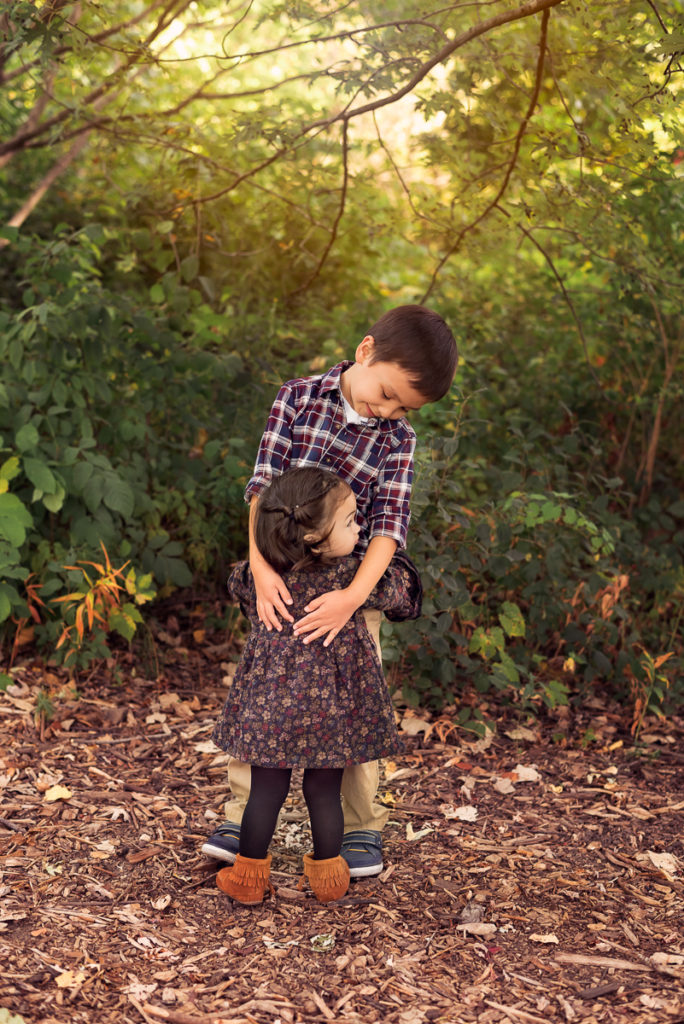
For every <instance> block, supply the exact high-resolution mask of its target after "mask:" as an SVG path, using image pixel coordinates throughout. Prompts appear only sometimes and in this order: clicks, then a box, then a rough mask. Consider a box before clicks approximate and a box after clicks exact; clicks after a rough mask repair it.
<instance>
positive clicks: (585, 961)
mask: <svg viewBox="0 0 684 1024" xmlns="http://www.w3.org/2000/svg"><path fill="white" fill-rule="evenodd" d="M554 959H555V961H556V963H558V964H577V965H579V966H580V967H613V968H615V970H616V971H648V972H649V973H650V972H651V971H653V970H655V968H654V967H652V966H649V965H648V964H635V963H634V962H633V961H632V960H618V959H617V958H616V957H613V956H585V955H584V954H583V953H557V954H556V956H555V958H554Z"/></svg>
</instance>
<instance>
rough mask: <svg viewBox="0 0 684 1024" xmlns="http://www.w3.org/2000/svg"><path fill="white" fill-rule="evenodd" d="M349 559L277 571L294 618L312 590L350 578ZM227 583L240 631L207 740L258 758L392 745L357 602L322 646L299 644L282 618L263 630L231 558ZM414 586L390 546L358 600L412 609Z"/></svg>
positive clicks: (378, 751)
mask: <svg viewBox="0 0 684 1024" xmlns="http://www.w3.org/2000/svg"><path fill="white" fill-rule="evenodd" d="M358 565H359V563H358V560H357V559H355V558H353V557H352V556H347V557H346V558H341V559H339V560H338V561H337V562H335V563H334V564H333V565H328V566H322V567H319V568H316V569H313V570H309V571H302V572H290V573H286V574H285V575H284V577H283V579H284V581H285V584H286V586H287V588H288V590H289V591H290V595H291V597H292V605H290V612H291V613H292V616H293V618H294V620H295V621H297V620H298V619H300V618H302V616H303V615H304V614H305V612H304V607H305V606H306V605H307V604H308V603H309V601H312V600H313V598H314V597H318V596H319V595H320V594H323V593H325V592H326V591H329V590H334V589H341V588H343V587H346V586H347V585H348V584H349V583H351V581H352V579H353V578H354V575H355V574H356V570H357V569H358ZM228 590H229V593H230V594H231V596H232V597H233V599H234V600H235V601H238V602H239V604H240V607H241V609H242V611H243V613H244V614H245V615H246V616H247V617H248V618H249V620H250V622H251V625H252V631H251V633H250V634H249V637H248V638H247V642H246V644H245V648H244V650H243V653H242V658H241V659H240V664H239V665H238V667H237V670H236V672H235V677H234V679H233V683H232V685H231V689H230V694H229V696H228V699H227V701H226V703H225V706H224V708H223V712H222V714H221V717H220V718H219V720H218V723H217V725H216V728H215V730H214V736H213V739H214V742H215V743H216V744H217V746H219V747H221V749H222V750H225V751H228V752H229V753H230V754H232V755H233V756H234V757H236V758H237V759H238V760H240V761H243V762H245V763H246V764H254V765H259V766H261V767H264V768H293V767H296V766H300V767H305V768H343V767H345V766H346V765H352V764H361V763H362V762H364V761H376V760H378V759H379V758H381V757H386V756H388V755H390V754H396V753H399V752H400V751H401V749H402V747H401V741H400V739H399V735H398V733H397V728H396V724H395V720H394V709H393V707H392V702H391V700H390V696H389V691H388V689H387V684H386V682H385V678H384V676H383V673H382V667H381V665H380V661H379V658H378V653H377V649H376V646H375V642H374V640H373V638H372V637H371V635H370V633H369V632H368V629H367V627H366V623H365V620H364V617H363V613H362V611H361V609H358V610H357V611H356V612H355V613H354V615H353V616H352V618H351V619H350V620H349V621H348V622H347V623H346V625H345V626H344V627H343V628H342V629H341V630H340V632H339V633H338V634H337V636H336V637H335V639H334V640H333V641H332V643H331V644H330V645H329V646H328V647H324V646H323V640H322V639H319V640H314V641H312V642H311V643H310V644H304V643H303V641H302V639H301V638H300V637H296V636H295V635H294V633H293V632H292V623H289V622H283V624H282V626H283V628H282V632H280V633H278V632H276V631H275V630H273V631H271V632H269V631H268V630H267V629H266V627H265V626H264V625H263V623H261V622H260V621H259V617H258V615H257V610H256V593H255V590H254V581H253V579H252V573H251V571H250V568H249V565H248V564H247V562H240V563H238V565H237V566H236V567H235V569H234V570H233V572H232V574H231V576H230V579H229V580H228ZM421 600H422V588H421V583H420V577H419V575H418V572H417V570H416V567H415V566H414V564H413V562H411V560H410V558H408V556H407V555H405V554H404V553H403V552H398V553H397V554H396V555H395V557H394V558H393V559H392V562H391V564H390V566H389V568H388V569H387V571H386V572H385V574H384V576H383V577H382V579H381V580H380V581H379V582H378V584H377V586H376V587H375V589H374V590H373V592H372V593H371V594H370V596H369V598H368V600H367V602H366V605H365V606H366V607H370V608H379V609H381V610H382V611H384V612H385V615H386V616H387V618H388V619H391V620H394V621H400V620H402V619H415V618H418V616H419V615H420V609H421Z"/></svg>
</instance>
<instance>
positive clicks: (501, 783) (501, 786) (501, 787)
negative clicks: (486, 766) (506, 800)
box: [494, 779, 515, 796]
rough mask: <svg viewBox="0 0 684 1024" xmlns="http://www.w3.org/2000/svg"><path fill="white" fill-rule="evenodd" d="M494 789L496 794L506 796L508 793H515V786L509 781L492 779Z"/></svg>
mask: <svg viewBox="0 0 684 1024" xmlns="http://www.w3.org/2000/svg"><path fill="white" fill-rule="evenodd" d="M494 789H495V790H496V791H497V793H502V794H503V795H504V796H507V795H508V794H509V793H515V786H514V785H513V783H512V782H511V780H510V779H494Z"/></svg>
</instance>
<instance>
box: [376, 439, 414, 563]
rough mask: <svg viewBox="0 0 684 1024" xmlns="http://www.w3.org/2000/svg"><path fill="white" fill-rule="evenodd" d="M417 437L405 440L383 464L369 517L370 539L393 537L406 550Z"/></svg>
mask: <svg viewBox="0 0 684 1024" xmlns="http://www.w3.org/2000/svg"><path fill="white" fill-rule="evenodd" d="M415 447H416V438H415V435H413V436H411V437H407V438H406V439H405V440H403V441H402V442H401V443H400V444H399V445H398V446H397V447H396V448H394V449H393V450H392V452H391V453H390V454H389V455H388V456H387V458H386V459H385V460H384V461H383V463H382V466H381V467H380V470H379V473H378V477H377V482H376V484H375V487H374V490H373V501H372V504H371V509H370V515H369V517H368V525H369V537H370V538H373V537H392V538H393V539H394V540H396V542H397V544H398V545H399V547H400V548H405V547H406V538H407V535H408V526H409V520H410V518H411V509H410V499H411V485H412V483H413V453H414V451H415Z"/></svg>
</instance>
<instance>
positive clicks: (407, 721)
mask: <svg viewBox="0 0 684 1024" xmlns="http://www.w3.org/2000/svg"><path fill="white" fill-rule="evenodd" d="M433 728H434V726H433V725H432V723H431V722H426V721H425V719H423V718H415V717H414V716H413V715H409V714H408V712H407V713H406V714H405V715H404V717H403V718H402V720H401V731H402V732H405V733H406V734H407V735H408V736H417V735H418V733H419V732H424V733H425V735H426V736H429V735H430V733H431V732H432V730H433Z"/></svg>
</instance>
